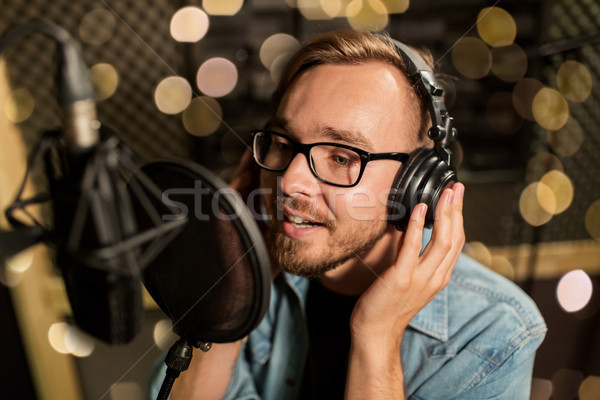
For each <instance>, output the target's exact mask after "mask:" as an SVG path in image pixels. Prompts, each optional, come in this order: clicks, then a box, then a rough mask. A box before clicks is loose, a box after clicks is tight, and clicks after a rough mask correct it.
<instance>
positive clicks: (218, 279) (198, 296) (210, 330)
mask: <svg viewBox="0 0 600 400" xmlns="http://www.w3.org/2000/svg"><path fill="white" fill-rule="evenodd" d="M142 169H143V171H144V173H145V175H146V176H148V177H149V178H150V179H151V180H152V181H153V183H154V184H155V185H156V186H158V187H159V189H160V190H161V191H162V199H161V201H162V204H155V206H156V207H157V208H159V209H160V208H162V209H166V207H170V209H171V211H170V212H169V213H168V214H163V215H162V219H163V221H166V220H177V219H179V218H185V217H187V219H188V222H187V224H186V225H185V227H184V228H183V229H182V231H181V232H180V233H179V234H178V235H177V236H176V237H175V238H174V239H173V240H172V241H171V242H170V243H169V245H168V246H166V247H165V248H164V249H162V250H161V252H160V253H159V254H158V255H157V256H156V257H155V258H154V260H153V261H152V262H151V263H150V264H149V265H148V266H147V267H146V269H145V270H144V272H143V283H144V285H145V286H146V289H147V290H148V292H149V293H150V295H151V296H152V298H153V299H154V300H155V301H156V303H157V304H158V306H159V307H160V308H161V309H162V311H164V312H165V314H167V316H169V318H171V320H172V321H173V331H174V332H175V333H176V334H177V335H179V336H180V337H181V338H182V340H183V341H184V342H187V343H189V344H191V345H193V346H195V347H201V348H203V350H207V348H210V347H209V346H208V347H205V346H204V344H205V343H207V342H208V343H211V342H217V343H225V342H233V341H236V340H239V339H242V338H244V337H245V336H247V335H248V334H249V333H250V332H251V331H252V329H254V328H255V327H256V326H257V325H258V323H259V322H260V320H261V319H262V317H263V315H264V314H265V312H266V309H267V306H268V304H269V295H270V292H269V290H270V283H271V270H270V263H269V257H268V252H267V248H266V246H265V243H264V240H263V237H262V234H261V232H260V230H259V228H258V225H257V224H256V221H255V220H254V218H253V217H252V215H251V213H250V210H249V209H248V208H247V207H246V205H245V204H244V202H243V200H242V198H241V197H240V196H239V194H238V193H237V192H236V191H235V190H233V189H231V188H229V187H228V186H227V185H226V183H225V182H223V181H222V180H221V179H220V178H218V177H217V176H215V175H214V174H213V173H212V172H211V171H209V170H208V169H206V168H204V167H202V166H200V165H198V164H196V163H194V162H191V161H186V160H178V159H168V160H161V161H158V162H154V163H151V164H148V165H146V166H144V167H143V168H142ZM157 201H158V200H157ZM134 208H136V209H138V208H140V207H137V206H136V205H134ZM173 209H176V210H178V214H173V212H172V210H173ZM150 223H151V222H150V221H148V220H147V217H146V219H144V218H139V220H138V224H139V226H140V227H141V228H142V229H143V228H144V227H145V226H146V225H149V224H150ZM174 347H175V346H174ZM173 349H174V348H172V349H171V350H173ZM176 351H178V350H175V352H176ZM179 351H180V352H181V353H186V354H187V353H189V352H191V348H189V346H188V349H187V350H182V349H179ZM170 354H171V352H170ZM169 357H170V355H169V356H167V360H166V362H167V365H169ZM173 357H175V355H174V356H173ZM182 357H186V356H183V355H182ZM189 358H191V355H189ZM187 362H188V363H189V360H188V361H187ZM169 368H172V366H169ZM185 368H187V366H185ZM185 368H183V369H181V370H185ZM168 375H169V370H167V377H168ZM174 375H175V377H174V378H173V380H174V379H175V378H176V377H177V375H179V373H176V374H174ZM171 384H172V382H171ZM163 387H164V384H163ZM168 390H170V387H169V388H168ZM161 391H162V389H161ZM163 396H164V394H163ZM164 398H166V397H164Z"/></svg>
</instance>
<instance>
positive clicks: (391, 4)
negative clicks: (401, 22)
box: [382, 0, 410, 14]
mask: <svg viewBox="0 0 600 400" xmlns="http://www.w3.org/2000/svg"><path fill="white" fill-rule="evenodd" d="M382 3H383V5H384V6H385V8H387V11H388V13H390V14H402V13H405V12H406V11H407V10H408V7H410V0H382Z"/></svg>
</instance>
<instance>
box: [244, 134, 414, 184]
mask: <svg viewBox="0 0 600 400" xmlns="http://www.w3.org/2000/svg"><path fill="white" fill-rule="evenodd" d="M252 135H253V137H254V139H253V146H252V149H253V152H254V160H256V163H257V164H258V165H259V166H260V167H261V168H264V169H266V170H269V171H274V172H281V171H285V169H286V168H287V167H288V166H289V165H290V163H291V162H292V159H293V158H294V157H295V156H296V154H298V153H302V154H304V156H305V157H306V159H307V160H308V165H310V170H311V171H312V173H313V175H314V176H315V177H317V179H319V180H320V181H322V182H325V183H327V184H329V185H333V186H340V187H352V186H356V185H357V184H358V182H359V181H360V178H361V177H362V174H363V172H364V171H365V167H366V166H367V163H368V162H369V161H374V160H395V161H400V162H406V160H408V157H409V154H406V153H369V152H367V151H364V150H362V149H358V148H356V147H352V146H347V145H345V144H340V143H326V142H320V143H311V144H303V143H298V142H296V141H294V140H292V139H291V138H289V137H288V136H286V135H284V134H282V133H278V132H272V131H268V130H256V131H253V132H252Z"/></svg>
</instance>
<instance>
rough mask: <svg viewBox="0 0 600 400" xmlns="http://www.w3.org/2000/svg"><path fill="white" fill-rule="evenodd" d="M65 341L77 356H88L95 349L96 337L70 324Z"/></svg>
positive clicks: (70, 351) (67, 346)
mask: <svg viewBox="0 0 600 400" xmlns="http://www.w3.org/2000/svg"><path fill="white" fill-rule="evenodd" d="M64 342H65V348H66V349H67V350H68V351H69V353H71V354H73V355H74V356H75V357H88V356H89V355H90V354H92V352H93V351H94V346H95V344H94V339H93V338H92V337H91V336H90V335H88V334H87V333H85V332H83V331H82V330H81V329H79V328H77V327H76V326H71V325H70V326H69V328H68V329H67V331H66V332H65V337H64Z"/></svg>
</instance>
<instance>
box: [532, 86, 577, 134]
mask: <svg viewBox="0 0 600 400" xmlns="http://www.w3.org/2000/svg"><path fill="white" fill-rule="evenodd" d="M533 117H534V118H535V121H536V122H537V123H538V124H540V126H542V127H543V128H546V129H548V130H550V131H557V130H559V129H560V128H562V127H563V126H564V125H565V124H566V122H567V119H568V118H569V105H568V104H567V101H566V100H565V98H564V97H563V96H562V94H560V92H559V91H558V90H556V89H552V88H543V89H542V90H540V91H539V92H537V94H536V95H535V97H534V99H533Z"/></svg>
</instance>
